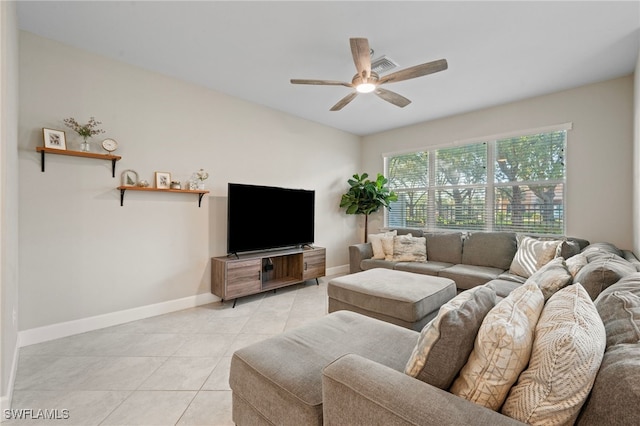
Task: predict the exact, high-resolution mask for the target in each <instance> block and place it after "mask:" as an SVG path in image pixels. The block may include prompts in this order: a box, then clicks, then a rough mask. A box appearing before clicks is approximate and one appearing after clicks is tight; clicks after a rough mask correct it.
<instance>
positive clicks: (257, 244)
mask: <svg viewBox="0 0 640 426" xmlns="http://www.w3.org/2000/svg"><path fill="white" fill-rule="evenodd" d="M227 203H228V204H227V253H238V252H244V251H257V250H267V249H273V248H283V247H293V246H301V245H304V244H312V243H313V241H314V225H315V216H314V214H315V191H309V190H304V189H288V188H278V187H272V186H260V185H245V184H239V183H229V192H228V201H227Z"/></svg>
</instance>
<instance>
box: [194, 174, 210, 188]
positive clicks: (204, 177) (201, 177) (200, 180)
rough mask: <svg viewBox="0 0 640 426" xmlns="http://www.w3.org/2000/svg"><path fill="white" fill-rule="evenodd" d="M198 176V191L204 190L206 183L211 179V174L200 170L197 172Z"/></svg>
mask: <svg viewBox="0 0 640 426" xmlns="http://www.w3.org/2000/svg"><path fill="white" fill-rule="evenodd" d="M196 176H197V177H198V189H204V181H205V180H207V179H208V178H209V173H207V172H205V171H204V169H200V170H198V171H197V172H196Z"/></svg>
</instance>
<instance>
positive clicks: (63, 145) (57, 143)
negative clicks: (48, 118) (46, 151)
mask: <svg viewBox="0 0 640 426" xmlns="http://www.w3.org/2000/svg"><path fill="white" fill-rule="evenodd" d="M42 135H43V137H44V147H45V148H53V149H60V150H66V149H67V140H66V137H65V134H64V131H62V130H54V129H47V128H45V127H43V128H42Z"/></svg>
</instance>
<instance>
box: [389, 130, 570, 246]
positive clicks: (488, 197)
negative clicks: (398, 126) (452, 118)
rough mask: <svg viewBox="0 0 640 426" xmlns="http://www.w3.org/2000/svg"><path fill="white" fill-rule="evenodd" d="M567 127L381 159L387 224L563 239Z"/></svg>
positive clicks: (391, 225)
mask: <svg viewBox="0 0 640 426" xmlns="http://www.w3.org/2000/svg"><path fill="white" fill-rule="evenodd" d="M568 128H569V127H566V128H562V129H560V130H553V131H547V132H543V133H535V134H529V135H525V136H516V137H508V138H503V139H496V140H491V141H486V142H478V143H471V144H465V145H460V146H451V147H444V148H434V149H431V150H428V151H422V152H414V153H409V154H401V155H389V156H386V157H385V169H386V174H387V177H388V179H389V186H390V188H391V189H392V190H393V191H395V192H396V193H397V194H398V201H397V202H394V203H392V204H391V210H390V211H388V213H387V215H386V223H387V225H388V226H389V227H419V228H427V229H434V230H447V229H458V230H487V231H489V230H493V231H514V232H529V233H538V234H564V230H565V226H564V225H565V222H564V187H565V184H564V183H565V160H564V157H565V156H564V151H565V146H566V133H567V132H566V131H567V129H568Z"/></svg>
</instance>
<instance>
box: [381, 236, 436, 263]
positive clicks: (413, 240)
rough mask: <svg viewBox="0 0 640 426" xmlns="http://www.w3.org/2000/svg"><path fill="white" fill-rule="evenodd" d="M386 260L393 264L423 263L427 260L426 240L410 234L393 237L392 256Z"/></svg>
mask: <svg viewBox="0 0 640 426" xmlns="http://www.w3.org/2000/svg"><path fill="white" fill-rule="evenodd" d="M387 260H393V261H394V262H424V261H426V260H427V240H426V238H425V237H413V236H412V235H411V234H408V235H398V236H395V237H393V255H392V256H391V259H389V258H388V257H387Z"/></svg>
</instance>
